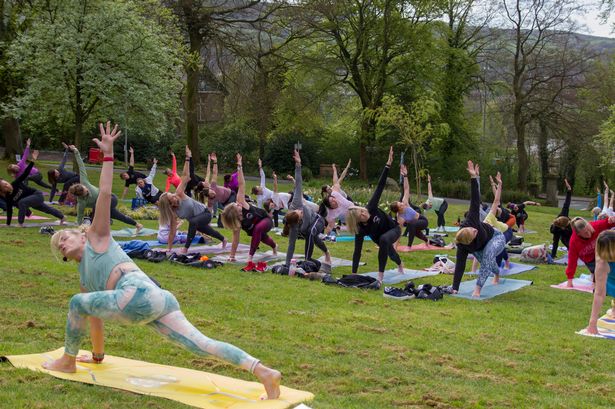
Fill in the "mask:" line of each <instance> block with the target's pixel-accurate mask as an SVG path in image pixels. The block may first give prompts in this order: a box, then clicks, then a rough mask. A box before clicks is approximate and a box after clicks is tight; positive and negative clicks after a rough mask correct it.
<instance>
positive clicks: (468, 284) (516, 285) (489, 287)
mask: <svg viewBox="0 0 615 409" xmlns="http://www.w3.org/2000/svg"><path fill="white" fill-rule="evenodd" d="M491 281H492V280H491V279H488V280H487V282H486V283H485V285H484V286H483V289H482V291H481V292H480V298H475V297H472V292H473V291H474V287H476V280H470V281H464V282H462V283H461V285H460V286H459V292H458V293H457V294H453V297H459V298H466V299H468V300H479V301H482V300H487V299H489V298H493V297H497V296H498V295H502V294H506V293H509V292H512V291H517V290H518V289H520V288H523V287H526V286H528V285H532V284H534V282H533V281H528V280H514V279H512V278H502V279H501V280H500V284H498V285H494V284H493V283H492V282H491Z"/></svg>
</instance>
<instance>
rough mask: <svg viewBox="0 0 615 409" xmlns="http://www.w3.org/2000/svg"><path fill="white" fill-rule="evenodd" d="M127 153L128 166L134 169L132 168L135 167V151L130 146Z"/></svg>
mask: <svg viewBox="0 0 615 409" xmlns="http://www.w3.org/2000/svg"><path fill="white" fill-rule="evenodd" d="M128 152H130V160H129V161H128V166H131V167H133V168H134V166H135V150H134V149H133V147H132V146H131V147H130V148H128Z"/></svg>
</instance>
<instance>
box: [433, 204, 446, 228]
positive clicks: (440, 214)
mask: <svg viewBox="0 0 615 409" xmlns="http://www.w3.org/2000/svg"><path fill="white" fill-rule="evenodd" d="M447 209H448V202H447V201H446V200H445V201H443V202H442V204H441V205H440V209H438V211H437V212H435V213H436V214H437V215H438V227H440V226H446V222H445V221H444V213H446V210H447Z"/></svg>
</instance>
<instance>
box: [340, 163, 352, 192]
mask: <svg viewBox="0 0 615 409" xmlns="http://www.w3.org/2000/svg"><path fill="white" fill-rule="evenodd" d="M350 162H351V159H348V163H347V164H346V167H345V168H344V170H343V171H342V174H341V175H340V177H339V179H338V180H337V184H338V185H340V186H341V185H342V182H343V181H344V179H345V178H346V175H347V174H348V169H350Z"/></svg>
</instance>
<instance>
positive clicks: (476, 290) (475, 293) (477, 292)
mask: <svg viewBox="0 0 615 409" xmlns="http://www.w3.org/2000/svg"><path fill="white" fill-rule="evenodd" d="M480 290H481V288H480V287H479V286H476V287H474V291H472V298H480Z"/></svg>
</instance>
